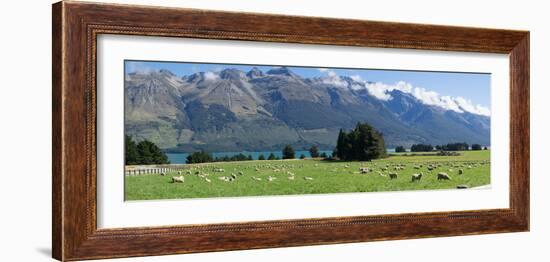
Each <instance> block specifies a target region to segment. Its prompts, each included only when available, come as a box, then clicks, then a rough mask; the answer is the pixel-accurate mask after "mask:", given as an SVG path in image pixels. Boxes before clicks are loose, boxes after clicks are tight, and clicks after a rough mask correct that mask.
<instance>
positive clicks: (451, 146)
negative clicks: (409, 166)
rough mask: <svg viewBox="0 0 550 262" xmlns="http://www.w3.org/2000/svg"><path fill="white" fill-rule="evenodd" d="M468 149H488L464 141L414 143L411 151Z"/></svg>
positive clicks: (396, 150) (400, 149) (399, 149)
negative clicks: (431, 143)
mask: <svg viewBox="0 0 550 262" xmlns="http://www.w3.org/2000/svg"><path fill="white" fill-rule="evenodd" d="M434 150H437V151H466V150H487V147H482V146H481V145H480V144H472V145H471V147H470V145H468V144H467V143H466V142H462V143H449V144H446V145H436V146H435V147H434V146H432V145H430V144H414V145H412V146H411V152H431V151H434ZM405 151H406V150H405V148H404V147H402V146H398V147H396V148H395V152H397V153H399V152H405Z"/></svg>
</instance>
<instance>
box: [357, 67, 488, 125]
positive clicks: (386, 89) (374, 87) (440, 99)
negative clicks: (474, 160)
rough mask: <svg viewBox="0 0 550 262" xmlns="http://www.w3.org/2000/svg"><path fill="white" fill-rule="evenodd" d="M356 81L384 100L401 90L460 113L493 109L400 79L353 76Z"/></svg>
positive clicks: (424, 101) (485, 111)
mask: <svg viewBox="0 0 550 262" xmlns="http://www.w3.org/2000/svg"><path fill="white" fill-rule="evenodd" d="M351 78H352V79H353V80H354V81H357V82H363V83H365V86H366V88H367V91H368V92H369V94H370V95H372V96H374V97H376V98H378V99H380V100H384V101H388V100H391V99H392V98H393V97H392V96H391V95H390V94H389V93H390V92H391V91H393V90H399V91H402V92H404V93H408V94H411V95H412V96H414V97H415V98H416V99H418V100H420V101H421V102H422V103H423V104H426V105H433V106H438V107H441V108H443V109H445V110H452V111H455V112H458V113H464V112H469V113H472V114H477V115H484V116H490V115H491V110H490V109H489V108H487V107H484V106H482V105H474V104H473V103H472V101H471V100H468V99H465V98H463V97H451V96H441V95H440V94H439V93H437V92H435V91H430V90H426V89H425V88H422V87H413V86H412V85H411V84H410V83H407V82H404V81H399V82H397V83H395V84H393V85H388V84H384V83H381V82H377V83H367V82H365V81H364V80H363V79H362V78H361V77H360V76H351Z"/></svg>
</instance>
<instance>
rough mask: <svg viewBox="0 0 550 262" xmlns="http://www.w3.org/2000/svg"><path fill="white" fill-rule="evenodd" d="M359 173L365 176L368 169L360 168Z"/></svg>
mask: <svg viewBox="0 0 550 262" xmlns="http://www.w3.org/2000/svg"><path fill="white" fill-rule="evenodd" d="M359 171H360V172H361V174H366V173H368V172H369V168H368V167H360V168H359Z"/></svg>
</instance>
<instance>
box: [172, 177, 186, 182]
mask: <svg viewBox="0 0 550 262" xmlns="http://www.w3.org/2000/svg"><path fill="white" fill-rule="evenodd" d="M183 182H185V178H184V177H183V176H174V177H172V183H183Z"/></svg>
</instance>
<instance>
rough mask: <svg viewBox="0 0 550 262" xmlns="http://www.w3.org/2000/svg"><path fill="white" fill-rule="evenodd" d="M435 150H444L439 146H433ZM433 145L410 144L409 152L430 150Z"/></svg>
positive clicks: (432, 148)
mask: <svg viewBox="0 0 550 262" xmlns="http://www.w3.org/2000/svg"><path fill="white" fill-rule="evenodd" d="M435 148H436V149H437V150H444V149H442V147H441V146H436V147H435ZM433 150H434V147H433V146H432V145H430V144H415V145H412V146H411V152H431V151H433Z"/></svg>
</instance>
